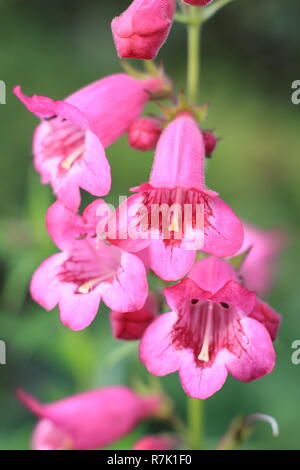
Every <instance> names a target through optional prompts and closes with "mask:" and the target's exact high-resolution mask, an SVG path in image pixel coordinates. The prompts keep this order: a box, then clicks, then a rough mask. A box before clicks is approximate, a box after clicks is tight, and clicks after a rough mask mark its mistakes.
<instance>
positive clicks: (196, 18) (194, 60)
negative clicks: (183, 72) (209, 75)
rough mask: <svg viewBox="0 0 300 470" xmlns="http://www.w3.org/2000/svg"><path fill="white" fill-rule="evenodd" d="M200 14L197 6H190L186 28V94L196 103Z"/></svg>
mask: <svg viewBox="0 0 300 470" xmlns="http://www.w3.org/2000/svg"><path fill="white" fill-rule="evenodd" d="M201 26H202V16H201V15H200V14H199V9H197V7H190V9H189V22H188V24H187V30H188V59H187V60H188V62H187V96H188V99H189V101H190V103H191V104H194V105H196V104H197V99H198V90H199V88H200V39H201Z"/></svg>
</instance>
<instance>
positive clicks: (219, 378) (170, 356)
mask: <svg viewBox="0 0 300 470" xmlns="http://www.w3.org/2000/svg"><path fill="white" fill-rule="evenodd" d="M164 292H165V296H166V300H167V302H168V304H169V306H170V307H171V308H172V311H171V312H170V313H165V314H163V315H160V316H159V317H158V318H157V319H156V320H154V322H153V323H152V324H151V325H150V326H149V327H148V329H147V330H146V332H145V334H144V336H143V338H142V341H141V344H140V359H141V361H142V362H143V363H144V364H145V366H146V367H147V369H148V370H149V371H150V372H151V373H152V374H154V375H157V376H163V375H166V374H170V373H172V372H175V371H178V372H179V376H180V381H181V384H182V386H183V388H184V390H185V392H186V393H187V394H188V395H189V396H191V397H194V398H201V399H205V398H208V397H210V396H211V395H213V394H214V393H215V392H217V391H218V390H219V389H220V388H221V387H222V386H223V384H224V382H225V380H226V378H227V375H228V373H230V374H231V375H233V376H234V377H235V378H236V379H238V380H241V381H244V382H249V381H251V380H254V379H257V378H260V377H262V376H263V375H265V374H268V373H270V372H271V371H272V369H273V367H274V364H275V352H274V348H273V345H272V340H271V336H270V334H269V333H271V334H274V333H275V329H274V324H275V325H276V327H277V326H278V323H279V319H280V317H279V316H278V314H276V313H275V312H272V311H271V309H270V308H269V307H264V306H265V305H266V304H261V302H260V301H259V300H257V299H256V296H255V294H253V293H251V292H250V291H248V290H247V289H246V288H245V287H242V286H241V285H240V284H239V283H238V282H237V281H236V274H235V272H234V270H233V269H232V268H231V266H230V265H229V263H227V262H226V261H223V260H220V259H217V258H214V257H209V258H205V259H203V260H202V261H200V262H199V263H197V264H196V265H195V266H194V268H193V270H192V271H191V273H190V274H189V278H186V279H184V280H183V281H181V282H180V283H179V284H177V285H174V286H172V287H169V288H167V289H165V291H164ZM264 309H265V310H267V311H265V313H267V315H268V319H265V318H264ZM251 314H252V316H251ZM259 315H260V316H261V318H259ZM269 326H271V330H270V331H268V327H269ZM276 329H277V328H276Z"/></svg>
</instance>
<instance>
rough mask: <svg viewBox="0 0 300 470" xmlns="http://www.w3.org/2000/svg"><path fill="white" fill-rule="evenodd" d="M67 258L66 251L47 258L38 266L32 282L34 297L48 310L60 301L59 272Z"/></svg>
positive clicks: (31, 289) (32, 294)
mask: <svg viewBox="0 0 300 470" xmlns="http://www.w3.org/2000/svg"><path fill="white" fill-rule="evenodd" d="M66 259H67V256H66V254H65V253H57V254H55V255H52V256H50V257H49V258H47V259H46V260H45V261H43V263H42V264H41V265H40V266H39V267H38V268H37V270H36V271H35V273H34V274H33V277H32V279H31V283H30V293H31V296H32V298H33V299H34V300H35V302H37V303H38V304H40V305H41V306H42V307H44V308H45V309H46V310H52V309H53V308H54V307H55V306H56V305H57V304H58V302H59V298H60V281H59V277H58V276H59V273H60V271H61V268H62V265H63V263H64V262H65V260H66Z"/></svg>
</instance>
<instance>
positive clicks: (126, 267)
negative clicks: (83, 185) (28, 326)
mask: <svg viewBox="0 0 300 470" xmlns="http://www.w3.org/2000/svg"><path fill="white" fill-rule="evenodd" d="M100 211H101V214H102V215H103V217H105V216H107V214H108V213H109V209H108V208H107V206H106V204H105V202H104V201H102V200H96V201H94V202H93V203H92V204H90V205H89V206H88V207H87V208H86V209H85V210H84V212H83V215H82V216H79V215H77V214H74V213H73V212H72V211H70V210H69V209H67V208H66V207H65V206H64V204H63V203H62V202H60V201H57V202H55V203H54V204H53V205H52V206H51V207H50V209H49V210H48V213H47V228H48V231H49V234H50V236H51V237H52V239H53V240H54V242H55V243H56V245H57V246H58V248H60V249H61V250H62V252H61V253H57V254H55V255H53V256H50V258H48V259H46V260H45V261H44V262H43V263H42V264H41V266H40V267H39V268H38V269H37V271H36V272H35V273H34V275H33V278H32V281H31V286H30V290H31V295H32V297H33V299H34V300H35V301H36V302H38V303H39V304H41V305H42V306H43V307H44V308H45V309H46V310H51V309H53V308H54V307H55V306H56V305H57V304H58V305H59V310H60V319H61V321H62V323H63V324H65V325H66V326H68V327H69V328H71V329H72V330H82V329H83V328H86V327H87V326H88V325H89V324H90V323H91V322H92V321H93V319H94V317H95V315H96V314H97V311H98V308H99V303H100V300H101V299H102V300H103V301H104V302H105V303H106V305H107V306H108V307H109V308H111V309H112V310H115V311H119V312H122V311H123V312H126V311H131V310H138V309H140V308H141V307H142V306H143V305H144V303H145V300H146V298H147V294H148V285H147V276H146V271H145V267H144V264H143V262H142V261H141V260H140V259H139V258H138V257H137V256H135V255H133V254H130V253H126V252H125V251H123V250H121V249H119V248H118V247H116V246H110V245H108V244H107V243H105V242H104V241H103V240H100V239H98V238H97V236H96V229H97V223H98V221H99V220H100V217H97V216H96V214H97V213H98V214H100ZM105 214H106V215H105Z"/></svg>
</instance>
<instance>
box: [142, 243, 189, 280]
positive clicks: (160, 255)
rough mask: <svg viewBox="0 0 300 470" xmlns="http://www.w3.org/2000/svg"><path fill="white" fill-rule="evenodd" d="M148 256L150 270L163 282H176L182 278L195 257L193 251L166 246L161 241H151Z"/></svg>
mask: <svg viewBox="0 0 300 470" xmlns="http://www.w3.org/2000/svg"><path fill="white" fill-rule="evenodd" d="M149 254H150V263H151V268H152V269H153V271H154V272H155V274H157V276H159V277H160V278H161V279H164V280H165V281H177V280H178V279H181V278H182V277H184V276H185V275H186V274H187V273H188V272H189V271H190V269H191V267H192V266H193V263H194V261H195V256H196V253H195V250H186V249H185V248H184V247H177V246H166V245H165V242H164V241H163V240H151V244H150V246H149Z"/></svg>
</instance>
